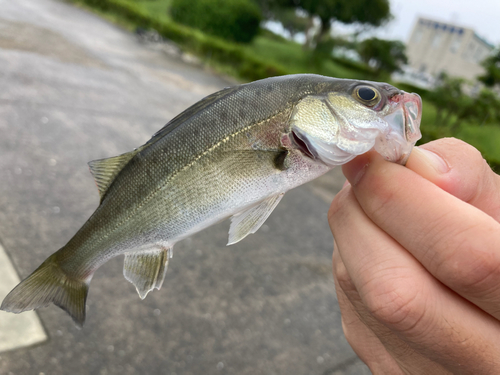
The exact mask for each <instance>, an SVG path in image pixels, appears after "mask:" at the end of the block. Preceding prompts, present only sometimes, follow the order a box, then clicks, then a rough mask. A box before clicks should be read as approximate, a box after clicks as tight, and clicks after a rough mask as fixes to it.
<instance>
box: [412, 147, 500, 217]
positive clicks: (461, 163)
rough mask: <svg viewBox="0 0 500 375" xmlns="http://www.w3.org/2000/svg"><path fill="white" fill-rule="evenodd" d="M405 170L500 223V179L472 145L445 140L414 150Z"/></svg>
mask: <svg viewBox="0 0 500 375" xmlns="http://www.w3.org/2000/svg"><path fill="white" fill-rule="evenodd" d="M406 167H407V168H409V169H411V170H412V171H414V172H416V173H418V174H419V175H421V176H422V177H424V178H425V179H427V180H429V181H431V182H432V183H434V184H435V185H437V186H439V187H440V188H441V189H443V190H445V191H446V192H448V193H450V194H452V195H454V196H455V197H457V198H459V199H460V200H462V201H465V202H467V203H470V204H471V205H473V206H474V207H477V208H479V209H480V210H481V211H484V212H485V213H487V214H488V215H490V216H492V217H493V218H495V220H497V221H500V177H499V176H498V175H497V174H495V173H494V172H493V171H492V170H491V168H490V167H489V166H488V164H487V163H486V161H485V160H484V159H483V157H482V156H481V153H480V152H479V151H478V150H477V149H475V148H474V147H472V146H471V145H469V144H467V143H465V142H463V141H460V140H458V139H455V138H444V139H439V140H437V141H433V142H430V143H427V144H425V145H422V146H419V147H415V148H414V149H413V151H412V153H411V155H410V157H409V159H408V162H407V163H406Z"/></svg>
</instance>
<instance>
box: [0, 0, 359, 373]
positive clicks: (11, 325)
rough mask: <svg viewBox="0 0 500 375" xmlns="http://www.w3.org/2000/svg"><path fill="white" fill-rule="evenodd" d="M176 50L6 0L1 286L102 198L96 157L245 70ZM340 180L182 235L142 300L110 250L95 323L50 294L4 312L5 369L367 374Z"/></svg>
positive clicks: (0, 49)
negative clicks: (340, 290) (349, 305)
mask: <svg viewBox="0 0 500 375" xmlns="http://www.w3.org/2000/svg"><path fill="white" fill-rule="evenodd" d="M175 50H176V49H175V48H166V46H163V45H158V44H149V43H143V42H140V41H139V40H138V39H137V37H136V36H135V35H133V34H131V33H129V32H127V31H124V30H122V29H120V28H118V27H117V26H114V25H112V24H110V23H108V22H106V21H104V20H102V19H100V18H99V17H97V16H95V15H93V14H91V13H89V12H87V11H84V10H82V9H79V8H77V7H74V6H73V5H71V4H67V3H64V2H59V1H53V0H17V1H12V0H0V88H1V89H0V244H1V245H2V246H0V298H3V296H4V295H5V293H7V292H8V289H9V288H10V285H12V284H15V283H16V282H17V280H18V277H21V278H24V277H26V276H27V275H28V274H30V273H31V272H32V271H33V270H34V269H35V268H36V267H37V266H38V265H39V264H40V263H41V262H42V261H43V260H44V259H45V258H46V257H47V256H49V255H50V254H52V253H53V252H54V251H56V250H57V249H59V248H60V247H61V246H63V245H64V244H65V243H66V242H67V241H68V240H69V239H70V238H71V236H72V235H73V234H74V233H75V232H76V231H77V230H78V229H79V227H80V226H81V225H82V224H83V223H84V222H85V220H86V219H87V218H88V217H89V216H90V215H91V214H92V212H93V211H94V210H95V208H96V207H97V205H98V193H97V189H96V187H95V184H94V181H93V179H92V177H91V175H90V173H89V171H88V166H87V162H88V161H90V160H94V159H100V158H105V157H110V156H115V155H118V154H120V153H124V152H127V151H130V150H132V149H133V148H135V147H138V146H140V145H142V144H143V143H144V142H146V141H147V140H148V139H149V138H150V137H151V135H152V134H153V133H155V132H156V131H157V130H158V129H160V128H161V127H162V126H163V125H164V124H165V123H166V122H167V121H168V120H170V119H171V118H172V117H174V116H175V115H176V114H178V113H179V112H181V111H182V110H183V109H185V108H187V107H188V106H189V105H191V104H193V103H194V102H196V101H197V100H199V99H201V98H202V97H204V96H206V95H208V94H210V93H212V92H214V91H217V90H219V89H221V88H223V87H225V86H229V85H233V84H234V83H235V82H233V81H231V80H229V79H226V78H223V77H220V76H217V75H216V74H214V73H213V72H211V71H209V70H207V69H204V68H203V67H201V66H198V65H194V64H192V63H189V62H187V61H188V60H189V61H192V59H187V58H186V56H182V55H181V54H177V53H174V52H175ZM169 51H170V52H169ZM172 51H174V52H172ZM167 52H168V53H167ZM343 181H344V178H343V177H342V175H341V173H340V171H339V170H334V171H333V172H332V173H330V174H328V175H326V176H324V177H322V178H320V179H318V180H316V181H313V182H312V183H309V184H307V185H305V186H302V187H300V188H297V189H295V190H293V191H290V192H289V193H287V194H286V195H285V197H284V198H283V200H282V202H281V203H280V204H279V206H278V208H277V209H276V210H275V211H274V212H273V214H272V215H271V216H270V218H269V219H268V220H267V222H266V223H265V225H264V226H263V227H262V228H261V229H260V230H259V231H258V232H257V233H256V234H253V235H251V236H249V237H247V238H246V239H245V240H243V241H242V242H240V243H238V244H236V245H233V246H231V247H226V242H227V232H228V228H229V225H228V223H227V222H225V223H221V224H219V225H217V226H214V227H212V228H209V229H208V230H205V231H204V232H202V233H199V234H197V235H195V236H193V237H191V238H188V239H186V240H184V241H183V242H181V243H179V244H177V245H176V247H175V249H174V257H173V259H172V261H171V263H170V264H169V269H168V272H167V276H166V280H165V283H164V285H163V288H162V290H160V291H154V292H152V293H150V294H149V295H148V297H147V298H146V299H145V300H144V301H141V300H140V298H139V296H138V295H137V293H136V291H135V288H134V286H133V285H132V284H130V283H129V282H127V281H126V280H125V279H124V277H123V274H122V267H123V258H122V257H117V258H115V259H112V260H111V261H109V262H108V263H106V264H105V265H104V266H103V267H101V268H100V269H99V270H98V271H97V272H96V274H95V276H94V278H93V280H92V284H91V288H90V294H89V297H88V301H87V304H88V308H87V321H86V324H85V326H84V328H83V329H78V328H76V327H75V325H74V323H73V322H72V321H71V319H70V318H69V317H68V316H67V315H66V314H65V313H64V312H63V311H62V310H60V309H59V308H57V307H55V306H53V305H51V306H50V307H47V308H43V309H40V310H38V311H37V312H36V313H33V312H32V313H23V314H20V315H14V314H8V313H5V312H1V313H0V329H1V332H0V374H6V375H7V374H9V375H10V374H21V375H25V374H37V375H40V374H92V375H94V374H99V375H106V374H171V375H174V374H177V375H181V374H186V375H187V374H193V375H201V374H242V375H244V374H252V375H253V374H287V375H295V374H296V375H303V374H319V375H333V374H335V375H339V374H346V375H347V374H369V371H368V369H367V368H366V366H364V365H363V363H362V362H361V361H360V360H359V359H358V358H357V357H356V355H355V354H354V352H353V351H352V349H351V348H350V347H349V345H348V344H347V342H346V340H345V338H344V336H343V334H342V328H341V322H340V313H339V307H338V304H337V301H336V297H335V290H334V285H333V280H332V275H331V254H332V248H333V239H332V235H331V233H330V231H329V228H328V223H327V210H328V207H329V203H330V202H331V199H332V197H333V196H334V194H335V193H336V192H337V191H338V190H339V189H340V188H341V186H342V184H343ZM2 249H3V250H2Z"/></svg>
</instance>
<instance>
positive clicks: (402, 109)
mask: <svg viewBox="0 0 500 375" xmlns="http://www.w3.org/2000/svg"><path fill="white" fill-rule="evenodd" d="M389 102H390V105H391V106H392V107H393V110H392V111H391V112H390V113H389V114H388V115H386V116H384V117H383V118H384V120H385V121H386V122H387V124H388V126H389V132H388V133H387V134H385V136H383V137H379V138H378V139H377V141H376V143H375V149H376V150H377V151H378V152H379V153H380V154H381V155H382V156H384V157H385V158H386V159H387V160H390V161H393V162H396V163H400V164H403V165H404V164H406V161H407V160H408V157H409V156H410V153H411V150H412V148H413V146H414V145H415V143H416V142H417V141H418V140H419V139H420V138H421V137H422V134H421V133H420V120H421V118H422V99H421V98H420V96H419V95H418V94H414V93H412V94H409V93H406V92H404V91H402V92H401V93H400V94H397V95H395V96H393V97H392V98H390V99H389Z"/></svg>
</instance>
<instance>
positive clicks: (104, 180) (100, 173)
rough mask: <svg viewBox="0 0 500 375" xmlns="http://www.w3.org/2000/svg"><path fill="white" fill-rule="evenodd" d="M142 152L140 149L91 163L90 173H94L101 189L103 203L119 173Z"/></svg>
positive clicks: (98, 187)
mask: <svg viewBox="0 0 500 375" xmlns="http://www.w3.org/2000/svg"><path fill="white" fill-rule="evenodd" d="M140 150H141V148H138V149H136V150H134V151H131V152H127V153H126V154H121V155H118V156H114V157H112V158H106V159H98V160H92V161H90V162H89V168H90V173H92V176H93V177H94V180H95V183H96V185H97V189H99V196H100V197H101V201H102V199H103V197H104V194H106V191H107V190H108V188H109V187H110V186H111V183H112V182H113V180H114V179H115V178H116V176H117V175H118V173H120V171H121V170H122V169H123V167H124V166H125V165H126V164H127V163H128V162H129V161H130V159H132V158H133V157H134V156H135V155H136V154H137V153H138V152H139V151H140Z"/></svg>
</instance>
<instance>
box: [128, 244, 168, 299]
mask: <svg viewBox="0 0 500 375" xmlns="http://www.w3.org/2000/svg"><path fill="white" fill-rule="evenodd" d="M170 258H172V247H170V248H166V247H159V248H154V249H150V250H145V251H141V252H136V253H126V254H125V262H124V265H123V276H125V279H127V280H128V281H130V282H131V283H132V284H134V285H135V288H136V289H137V293H139V296H140V297H141V299H144V298H146V296H147V294H148V293H149V292H150V291H151V290H153V289H155V288H156V289H158V290H159V289H160V288H161V286H162V284H163V280H164V279H165V274H166V273H167V267H168V261H169V259H170Z"/></svg>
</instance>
